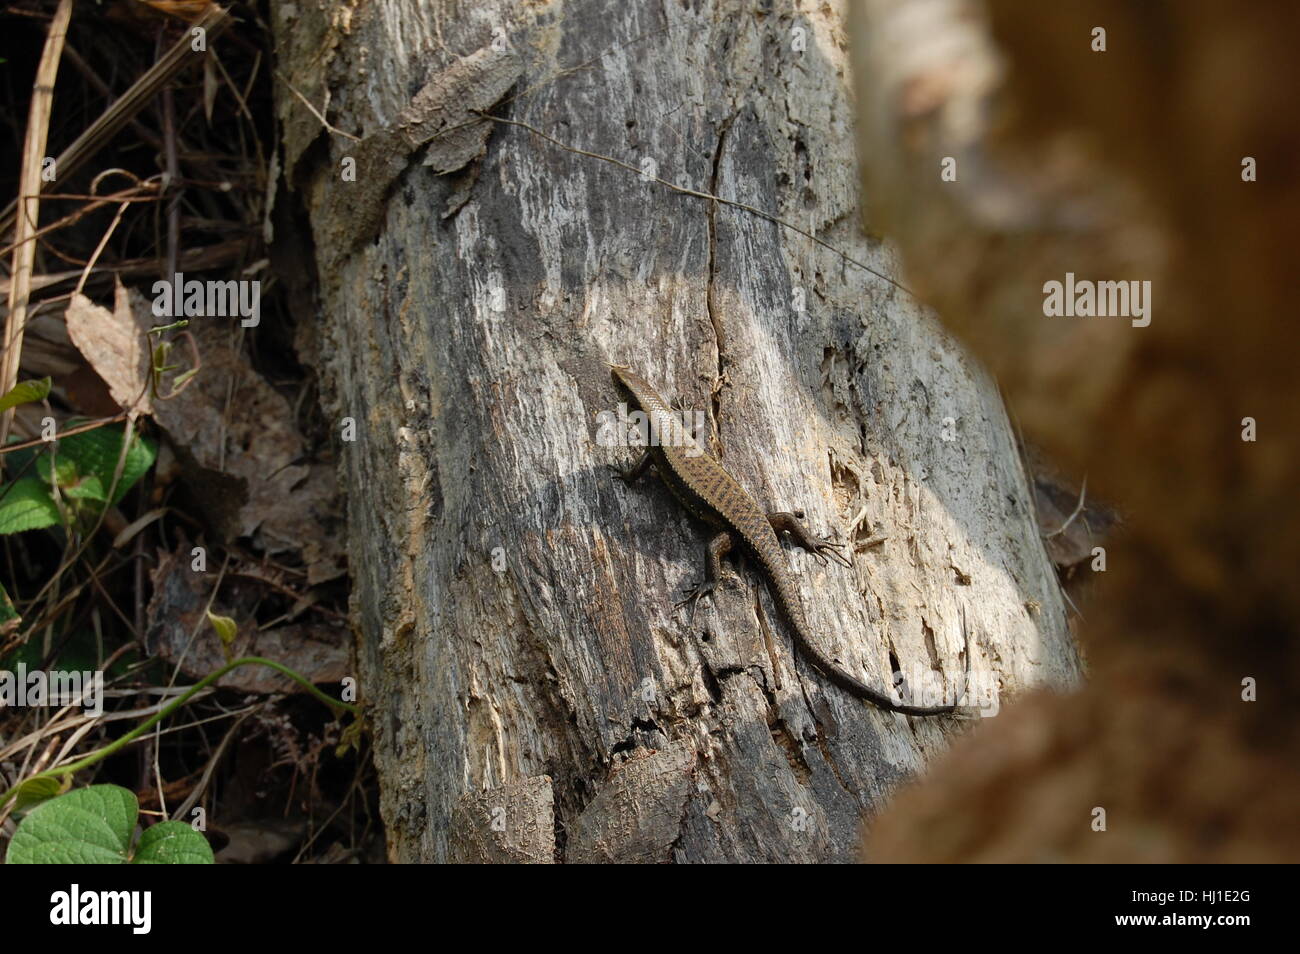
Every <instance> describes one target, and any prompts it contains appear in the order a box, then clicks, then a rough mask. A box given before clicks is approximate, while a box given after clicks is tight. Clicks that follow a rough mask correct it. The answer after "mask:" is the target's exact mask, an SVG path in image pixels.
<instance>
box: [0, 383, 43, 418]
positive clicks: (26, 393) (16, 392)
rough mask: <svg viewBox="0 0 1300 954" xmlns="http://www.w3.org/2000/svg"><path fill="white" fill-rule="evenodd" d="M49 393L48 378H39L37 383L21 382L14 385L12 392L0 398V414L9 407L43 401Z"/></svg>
mask: <svg viewBox="0 0 1300 954" xmlns="http://www.w3.org/2000/svg"><path fill="white" fill-rule="evenodd" d="M49 393H50V379H49V378H41V379H40V380H39V381H22V382H20V383H19V384H15V385H14V386H13V390H11V391H10V392H9V393H8V394H6V395H4V396H3V397H0V412H3V411H7V410H9V409H10V408H11V407H17V406H18V405H19V404H30V403H31V402H32V401H44V400H45V398H46V396H47V395H48V394H49Z"/></svg>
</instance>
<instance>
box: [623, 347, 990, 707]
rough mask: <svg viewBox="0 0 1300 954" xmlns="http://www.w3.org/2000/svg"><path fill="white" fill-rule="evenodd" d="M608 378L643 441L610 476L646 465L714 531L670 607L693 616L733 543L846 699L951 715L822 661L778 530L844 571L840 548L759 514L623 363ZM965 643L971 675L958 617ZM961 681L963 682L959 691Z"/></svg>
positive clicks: (796, 523)
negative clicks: (638, 416) (643, 426)
mask: <svg viewBox="0 0 1300 954" xmlns="http://www.w3.org/2000/svg"><path fill="white" fill-rule="evenodd" d="M609 367H610V371H611V373H612V375H613V377H614V380H615V381H616V382H617V383H618V384H619V385H620V386H621V388H622V390H623V391H625V392H626V393H627V395H628V396H629V397H630V399H631V401H632V403H633V404H634V405H635V406H636V407H637V408H638V409H639V410H640V411H641V412H642V413H643V414H644V415H645V416H646V418H647V420H648V423H649V425H650V428H651V430H650V439H649V440H647V442H646V443H647V447H646V449H645V451H644V452H643V453H642V454H641V456H640V457H639V458H638V459H637V461H636V463H634V464H633V465H632V467H630V468H629V469H627V470H623V469H621V468H619V467H617V466H614V465H611V469H612V470H613V471H614V472H615V474H616V476H617V477H618V478H620V479H621V480H623V482H624V483H625V484H627V485H628V486H631V485H632V483H633V482H635V481H636V480H637V479H638V478H639V477H640V476H641V475H642V474H644V473H645V472H646V471H647V470H648V469H649V468H650V467H651V466H652V465H653V467H654V469H655V471H656V472H657V473H658V475H659V477H660V479H661V480H663V482H664V483H665V484H667V485H668V488H669V490H671V491H672V492H673V495H674V496H675V497H677V499H678V500H679V501H681V503H682V505H683V506H684V507H685V508H686V510H687V511H688V512H689V513H690V514H691V515H692V516H693V517H695V518H696V519H698V520H700V521H702V522H703V523H706V524H708V525H710V526H712V527H714V528H715V529H716V530H717V531H718V532H717V534H716V535H715V536H714V537H713V538H712V539H711V540H710V541H709V544H708V548H707V561H706V565H705V570H706V573H705V578H704V581H703V582H701V583H700V584H698V585H697V586H695V587H693V588H691V589H690V590H689V591H688V593H687V595H686V598H685V599H684V600H682V601H681V602H679V603H677V604H676V606H675V608H679V607H681V606H684V605H686V604H688V603H689V604H690V609H691V613H692V615H693V614H694V611H695V607H696V605H697V603H698V601H699V599H700V598H701V597H703V596H706V595H708V594H710V593H712V592H713V590H714V588H715V587H716V586H717V583H718V580H719V579H721V576H722V558H723V557H724V556H726V555H727V554H728V553H729V552H730V551H731V550H732V549H733V548H735V547H736V546H737V545H739V546H740V548H741V550H742V551H743V552H745V553H746V554H747V555H749V556H750V557H751V558H752V559H754V560H756V561H757V563H758V565H759V567H760V568H761V570H762V575H763V576H764V577H765V578H766V581H767V583H768V585H769V587H770V588H771V591H772V597H773V601H774V602H775V603H776V605H777V608H778V609H779V610H780V611H781V612H782V613H783V614H784V616H785V618H786V621H787V623H788V624H789V627H790V629H791V631H792V633H793V635H794V639H795V643H796V645H797V646H798V647H799V650H800V651H801V652H802V653H803V654H804V656H805V657H807V659H808V660H809V661H810V662H811V663H812V664H813V666H814V667H816V668H817V669H818V670H819V671H820V672H821V673H822V674H823V675H825V676H826V678H828V679H829V680H830V681H831V682H833V683H834V684H835V685H837V686H839V687H840V688H842V689H844V690H846V691H847V692H849V693H850V694H851V695H854V696H856V697H858V698H859V699H864V700H866V701H867V702H870V703H871V704H873V705H875V706H878V707H879V708H881V709H884V710H886V711H889V712H900V713H902V714H904V715H913V716H934V715H944V714H947V713H952V712H954V711H956V709H957V706H956V705H942V706H913V705H908V704H906V703H900V702H895V701H894V700H893V699H892V698H890V696H889V694H888V693H886V692H884V691H881V690H879V689H873V688H872V687H871V686H868V685H867V684H866V683H864V682H862V680H860V679H857V678H855V677H854V676H852V675H851V674H849V673H848V672H846V671H844V670H843V669H842V668H840V667H839V666H838V665H836V664H835V662H833V661H832V660H831V659H830V658H828V657H827V656H826V654H825V653H823V652H822V651H821V650H820V649H818V648H817V645H816V643H815V642H814V640H813V638H812V631H811V628H810V627H809V625H808V619H807V616H806V615H805V613H804V609H803V603H802V600H801V599H800V596H799V592H798V589H797V587H796V585H795V580H794V576H793V574H792V573H791V572H790V570H789V567H788V565H787V563H786V560H785V558H784V553H785V551H784V550H783V549H782V548H781V543H780V540H779V538H778V536H777V534H778V533H788V534H789V535H790V537H791V538H792V540H793V542H794V543H795V545H796V546H798V547H800V548H801V549H804V550H807V551H808V552H809V553H811V554H813V556H814V557H816V558H817V559H819V560H820V561H822V562H825V561H826V559H827V557H828V556H829V557H831V558H834V559H836V560H837V561H838V562H840V563H842V564H843V565H844V566H848V565H849V562H848V560H846V559H845V558H844V557H843V555H842V554H840V553H839V552H838V549H839V548H840V547H842V546H843V544H839V543H833V542H831V541H829V540H824V539H821V538H818V537H815V536H813V535H812V534H811V533H809V532H808V530H807V528H805V527H804V525H803V522H802V521H801V519H800V518H801V517H802V516H803V514H802V513H801V512H799V511H795V512H786V511H781V512H777V513H766V512H764V510H763V509H762V507H760V506H759V504H758V502H757V501H756V500H755V499H754V498H753V497H752V496H750V494H749V493H748V492H747V491H746V490H745V489H744V488H743V487H742V486H741V485H740V484H739V483H738V482H737V481H736V479H735V478H734V477H732V476H731V474H730V473H728V472H727V470H726V468H725V467H724V466H723V465H722V462H721V461H720V460H718V459H717V458H716V457H714V456H713V455H712V454H710V453H709V452H708V451H707V450H706V449H705V448H704V446H703V445H702V444H701V443H700V442H699V441H697V440H696V439H695V437H694V436H693V435H692V434H690V432H689V431H688V430H687V429H686V428H685V427H684V426H683V423H682V418H681V415H680V414H679V413H677V412H676V411H674V410H673V409H672V407H671V406H670V405H669V404H668V403H667V402H665V401H664V399H663V398H662V397H660V396H659V393H658V392H657V391H656V390H655V389H654V387H653V386H651V384H650V383H649V382H648V381H646V379H645V378H643V377H641V376H640V375H638V374H636V373H635V372H633V371H632V370H631V369H630V368H628V367H626V366H624V365H616V364H611V365H610V366H609ZM962 634H963V637H964V638H965V640H966V645H965V653H966V677H967V678H969V675H970V640H969V636H968V635H966V627H965V620H964V619H963V625H962ZM964 687H965V682H963V691H964Z"/></svg>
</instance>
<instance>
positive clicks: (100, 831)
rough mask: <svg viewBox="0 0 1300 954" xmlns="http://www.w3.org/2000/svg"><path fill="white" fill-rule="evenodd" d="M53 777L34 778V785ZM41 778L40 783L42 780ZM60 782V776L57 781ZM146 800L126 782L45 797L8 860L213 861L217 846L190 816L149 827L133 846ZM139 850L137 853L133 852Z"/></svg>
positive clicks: (47, 862) (23, 823) (14, 843)
mask: <svg viewBox="0 0 1300 954" xmlns="http://www.w3.org/2000/svg"><path fill="white" fill-rule="evenodd" d="M47 781H50V780H47V779H30V780H29V783H30V784H31V785H32V787H33V789H36V788H43V787H45V783H46V782H47ZM38 782H39V783H40V785H37V784H36V783H38ZM54 784H55V785H56V786H57V785H58V783H57V782H55V783H54ZM139 814H140V805H139V803H138V802H137V801H136V800H135V795H134V794H132V793H131V792H130V791H128V790H127V789H125V788H122V787H121V786H120V785H92V786H90V787H89V788H79V789H76V790H75V791H71V792H68V793H67V794H66V795H60V796H58V797H57V798H51V799H49V800H48V801H44V802H41V803H40V804H39V805H37V806H36V807H35V808H33V809H32V810H31V811H30V812H28V813H27V816H26V817H25V818H24V819H23V820H22V821H21V822H19V823H18V830H17V831H15V832H14V837H13V839H12V840H11V841H10V842H9V857H8V858H7V859H6V863H7V864H11V865H55V864H83V865H86V864H109V865H120V864H126V863H127V862H128V861H130V862H131V863H133V864H142V865H205V864H206V865H210V864H212V863H213V859H212V848H211V847H210V846H209V845H208V841H207V839H206V838H204V837H203V836H202V835H201V834H199V833H198V832H196V831H195V830H194V829H193V828H191V827H190V826H189V825H186V824H185V823H184V822H173V821H165V822H159V823H158V824H157V825H154V826H153V827H152V828H147V829H145V832H144V834H143V835H142V836H141V837H140V843H139V844H138V845H137V846H136V849H135V851H134V852H131V850H130V846H131V835H132V834H133V833H134V831H135V821H136V818H137V817H138V816H139ZM133 854H134V857H132V855H133Z"/></svg>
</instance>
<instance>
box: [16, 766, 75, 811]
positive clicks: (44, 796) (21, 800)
mask: <svg viewBox="0 0 1300 954" xmlns="http://www.w3.org/2000/svg"><path fill="white" fill-rule="evenodd" d="M62 790H63V784H62V783H61V782H60V781H59V780H58V779H57V778H50V777H49V776H48V775H47V776H46V777H44V778H29V779H28V780H27V781H25V782H23V783H22V784H20V785H19V786H18V791H17V792H16V793H15V794H14V811H17V812H24V811H26V810H27V809H29V808H31V807H32V806H33V805H39V804H40V803H41V802H44V801H47V800H48V799H51V798H53V797H54V796H55V795H58V794H59V792H61V791H62Z"/></svg>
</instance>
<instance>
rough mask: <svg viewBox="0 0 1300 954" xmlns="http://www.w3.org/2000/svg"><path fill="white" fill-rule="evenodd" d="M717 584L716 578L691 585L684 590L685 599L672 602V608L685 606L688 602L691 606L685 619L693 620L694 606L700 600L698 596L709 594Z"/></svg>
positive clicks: (690, 621)
mask: <svg viewBox="0 0 1300 954" xmlns="http://www.w3.org/2000/svg"><path fill="white" fill-rule="evenodd" d="M717 585H718V584H717V581H716V580H705V581H704V582H703V583H700V584H697V585H696V586H693V587H691V588H690V589H689V590H687V591H686V598H685V599H683V600H682V601H681V602H679V603H674V604H673V609H674V610H679V609H681V608H682V607H683V606H686V605H687V604H688V603H689V604H690V607H691V612H690V616H689V617H688V620H687V621H688V623H693V622H695V607H696V605H697V604H698V603H699V602H700V597H701V596H708V595H709V594H711V593H712V592H713V591H714V589H716V588H717Z"/></svg>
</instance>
